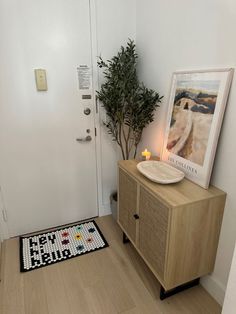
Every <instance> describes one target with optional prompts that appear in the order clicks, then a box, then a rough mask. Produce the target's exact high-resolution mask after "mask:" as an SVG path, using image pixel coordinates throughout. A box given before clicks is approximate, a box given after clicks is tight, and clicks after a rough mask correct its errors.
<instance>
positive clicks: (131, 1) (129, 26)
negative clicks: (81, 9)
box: [97, 0, 136, 214]
mask: <svg viewBox="0 0 236 314" xmlns="http://www.w3.org/2000/svg"><path fill="white" fill-rule="evenodd" d="M135 21H136V11H135V0H119V1H117V0H97V40H98V55H101V56H102V58H103V59H104V60H107V59H111V58H112V57H113V56H114V55H115V54H117V52H118V50H119V49H120V46H121V45H125V44H126V43H127V40H128V38H130V39H135V29H136V23H135ZM102 81H103V78H102V73H100V75H99V83H100V84H101V83H102ZM104 118H105V117H104V113H103V111H102V109H101V154H102V160H101V167H102V194H103V195H102V200H103V204H102V208H100V212H101V213H102V214H108V213H109V212H110V204H109V202H110V200H109V197H110V194H111V192H113V191H115V190H116V188H117V182H116V168H117V159H118V156H119V149H118V148H117V146H116V144H115V143H114V142H112V140H111V136H110V135H109V134H108V133H107V130H106V129H105V127H104V126H103V125H102V119H104Z"/></svg>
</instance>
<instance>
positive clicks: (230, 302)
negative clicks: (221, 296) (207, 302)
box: [222, 247, 236, 314]
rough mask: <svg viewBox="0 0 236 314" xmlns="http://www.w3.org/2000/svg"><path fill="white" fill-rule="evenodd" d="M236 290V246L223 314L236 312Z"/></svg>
mask: <svg viewBox="0 0 236 314" xmlns="http://www.w3.org/2000/svg"><path fill="white" fill-rule="evenodd" d="M235 291H236V247H235V249H234V256H233V260H232V264H231V269H230V273H229V281H228V284H227V289H226V294H225V300H224V306H223V310H222V314H235V309H236V298H235Z"/></svg>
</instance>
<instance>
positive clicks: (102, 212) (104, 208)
mask: <svg viewBox="0 0 236 314" xmlns="http://www.w3.org/2000/svg"><path fill="white" fill-rule="evenodd" d="M107 215H111V205H110V203H108V204H103V205H101V206H99V217H102V216H107Z"/></svg>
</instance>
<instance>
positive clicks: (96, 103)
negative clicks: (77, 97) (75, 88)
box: [95, 95, 98, 113]
mask: <svg viewBox="0 0 236 314" xmlns="http://www.w3.org/2000/svg"><path fill="white" fill-rule="evenodd" d="M95 105H96V113H98V96H97V95H96V96H95Z"/></svg>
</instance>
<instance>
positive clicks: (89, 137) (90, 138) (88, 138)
mask: <svg viewBox="0 0 236 314" xmlns="http://www.w3.org/2000/svg"><path fill="white" fill-rule="evenodd" d="M76 141H77V142H90V141H92V137H91V136H90V135H87V136H86V137H83V138H77V139H76Z"/></svg>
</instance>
